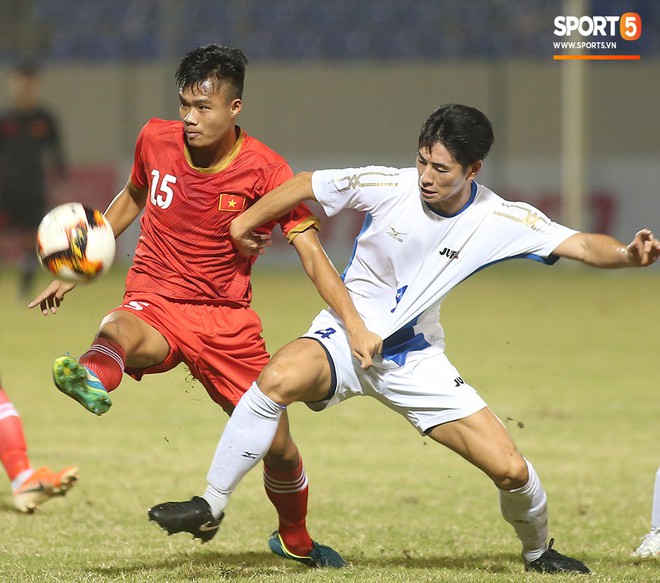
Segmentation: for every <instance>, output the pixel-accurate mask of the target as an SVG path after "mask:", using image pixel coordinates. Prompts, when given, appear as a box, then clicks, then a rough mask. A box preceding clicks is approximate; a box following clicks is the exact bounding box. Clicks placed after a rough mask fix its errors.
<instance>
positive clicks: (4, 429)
mask: <svg viewBox="0 0 660 583" xmlns="http://www.w3.org/2000/svg"><path fill="white" fill-rule="evenodd" d="M0 464H1V465H2V467H3V468H4V470H5V473H6V474H7V477H8V478H9V480H10V481H11V489H12V492H13V494H14V505H15V506H16V508H17V509H18V510H20V511H21V512H27V513H32V512H34V511H35V510H37V509H38V507H39V505H40V504H43V503H44V502H47V501H48V500H50V499H51V498H53V497H54V496H64V494H66V493H67V492H68V491H69V490H70V489H71V487H72V486H73V485H74V484H75V483H76V480H77V479H78V468H77V467H75V466H69V467H66V468H64V469H63V470H60V471H59V472H54V471H53V470H51V469H50V468H48V467H46V466H44V467H41V468H38V469H36V470H35V469H34V468H33V467H32V464H31V463H30V458H29V457H28V454H27V444H26V442H25V434H24V433H23V423H22V422H21V417H20V415H19V414H18V411H17V410H16V407H14V405H13V403H12V402H11V401H10V400H9V396H8V395H7V393H6V392H5V390H4V389H3V388H2V381H0Z"/></svg>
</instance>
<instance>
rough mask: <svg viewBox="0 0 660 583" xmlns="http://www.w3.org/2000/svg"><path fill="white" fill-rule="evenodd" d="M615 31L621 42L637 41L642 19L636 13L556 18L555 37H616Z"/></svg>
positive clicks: (640, 33) (640, 32)
mask: <svg viewBox="0 0 660 583" xmlns="http://www.w3.org/2000/svg"><path fill="white" fill-rule="evenodd" d="M617 29H618V33H619V36H620V37H621V38H622V39H623V40H628V41H632V40H637V39H638V38H639V37H640V36H641V35H642V18H641V17H640V15H639V14H637V13H636V12H626V13H624V14H622V15H621V16H557V17H556V18H555V30H554V35H555V36H570V35H571V34H572V33H573V32H577V33H579V34H580V35H581V36H610V37H613V36H616V35H617Z"/></svg>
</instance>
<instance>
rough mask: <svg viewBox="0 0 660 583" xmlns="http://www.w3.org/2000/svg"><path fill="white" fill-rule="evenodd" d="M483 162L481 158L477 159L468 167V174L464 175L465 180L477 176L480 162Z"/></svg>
mask: <svg viewBox="0 0 660 583" xmlns="http://www.w3.org/2000/svg"><path fill="white" fill-rule="evenodd" d="M482 163H483V160H477V161H476V162H475V163H474V164H472V165H471V166H470V167H469V169H468V174H467V176H466V177H465V178H466V180H473V179H475V178H476V177H477V174H479V171H480V170H481V164H482Z"/></svg>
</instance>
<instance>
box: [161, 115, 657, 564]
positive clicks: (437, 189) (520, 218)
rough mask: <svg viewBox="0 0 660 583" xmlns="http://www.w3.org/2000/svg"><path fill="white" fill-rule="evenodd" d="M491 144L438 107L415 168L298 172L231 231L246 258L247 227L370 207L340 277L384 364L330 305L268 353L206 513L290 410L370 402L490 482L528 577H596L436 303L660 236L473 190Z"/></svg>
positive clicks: (643, 246) (633, 262) (635, 247)
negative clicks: (352, 339)
mask: <svg viewBox="0 0 660 583" xmlns="http://www.w3.org/2000/svg"><path fill="white" fill-rule="evenodd" d="M492 142H493V132H492V128H491V124H490V122H489V121H488V119H487V118H486V116H484V115H483V114H482V113H481V112H479V111H478V110H476V109H474V108H471V107H467V106H462V105H446V106H442V107H440V108H439V109H438V110H436V111H435V112H434V113H433V114H431V116H429V118H428V119H427V120H426V122H425V123H424V125H423V127H422V131H421V133H420V136H419V149H418V152H417V167H416V168H404V169H397V168H389V167H384V166H369V167H366V168H347V169H341V170H325V171H317V172H314V173H302V174H299V175H298V176H296V177H295V178H293V179H291V180H289V181H288V182H286V183H285V184H284V185H282V186H281V187H279V188H277V189H276V190H275V191H274V192H272V193H270V194H268V195H266V196H265V197H263V198H262V199H261V200H260V201H259V202H257V203H256V204H255V205H254V206H253V207H251V208H250V209H248V210H247V211H246V213H244V214H243V215H241V216H240V217H238V218H237V219H236V220H235V221H234V222H233V223H232V226H231V234H232V237H233V238H234V241H235V243H236V245H237V247H238V248H239V249H240V250H241V251H242V252H243V254H244V255H246V256H251V254H255V253H259V252H261V250H262V248H263V243H262V242H261V241H259V240H258V239H257V238H256V237H255V236H254V235H253V230H254V229H255V228H256V227H258V226H259V225H261V224H263V223H265V222H267V221H269V220H272V218H273V217H276V216H279V215H281V214H282V213H284V212H287V210H288V209H291V208H294V207H296V206H297V205H298V204H300V203H301V202H302V201H304V200H313V199H315V200H317V201H318V202H319V203H320V204H321V205H322V206H323V208H324V210H325V211H326V213H327V214H328V215H329V216H331V215H334V214H336V213H338V212H339V211H341V210H342V209H344V208H352V209H356V210H359V211H362V212H365V213H366V218H365V223H364V226H363V229H362V231H361V233H360V235H359V236H358V238H357V241H356V245H355V247H354V253H353V256H352V257H351V261H350V264H349V266H348V267H347V268H346V270H345V272H344V281H345V283H346V286H347V288H348V290H349V292H350V294H351V297H352V298H353V301H354V303H355V306H356V307H357V309H358V312H359V313H360V315H361V316H362V317H363V318H364V320H365V323H366V324H367V327H368V328H369V330H372V331H373V332H375V333H376V334H378V335H379V336H380V337H381V338H384V341H383V344H382V358H379V357H377V356H374V360H373V366H371V367H370V368H368V369H364V368H363V367H361V365H360V362H359V360H357V359H355V358H352V357H351V348H350V346H349V344H348V342H347V336H346V333H345V329H344V326H343V324H342V323H341V321H340V319H339V318H337V315H336V314H335V313H333V310H332V309H330V310H323V311H322V312H321V313H320V314H319V315H318V316H317V318H316V319H315V320H314V322H313V323H312V325H311V327H310V329H309V330H308V332H307V333H306V334H305V335H304V336H303V337H302V338H299V339H297V340H295V341H293V342H292V343H290V344H288V345H287V346H285V347H284V348H282V349H281V350H279V351H278V352H277V353H276V354H275V355H274V356H273V359H272V360H271V361H270V363H269V364H268V365H267V366H266V368H265V369H264V370H263V372H262V373H261V375H260V376H259V379H258V381H257V382H255V383H253V384H252V386H251V387H250V389H249V390H248V391H247V392H246V393H245V395H244V396H243V398H242V399H241V401H240V403H239V404H238V406H237V407H236V409H235V411H234V414H233V415H232V417H231V419H230V420H229V422H228V423H227V426H226V428H225V430H224V433H223V435H222V438H221V440H220V443H219V444H218V449H217V451H216V454H215V458H214V461H213V463H212V465H211V469H210V470H209V474H208V481H209V484H208V487H207V489H206V491H205V492H204V494H203V496H204V497H205V498H206V500H207V501H208V502H209V504H210V506H211V508H212V511H213V514H214V516H216V517H218V516H221V513H222V512H223V511H224V508H225V506H226V504H227V501H228V499H229V496H230V495H231V493H232V492H233V490H234V489H235V488H236V487H237V485H238V483H239V481H240V480H241V479H242V477H243V476H244V475H245V474H246V473H247V472H248V471H249V470H250V468H251V467H253V466H254V464H256V463H257V460H258V459H259V458H260V457H261V456H262V455H263V454H264V453H265V452H266V451H267V450H268V448H269V447H270V443H271V441H272V439H273V436H274V434H275V430H276V427H277V424H278V420H279V418H280V415H282V412H283V411H285V410H286V407H287V406H288V405H289V404H291V403H293V402H294V401H303V402H306V403H307V404H308V405H309V406H310V407H311V408H312V409H315V410H322V409H324V408H325V407H327V406H329V405H333V404H336V403H339V402H341V401H344V400H346V399H349V398H351V397H353V396H357V395H367V396H371V397H374V398H376V399H377V400H379V401H380V402H382V403H383V404H384V405H386V406H387V407H389V408H390V409H392V410H394V411H396V412H397V413H399V414H401V415H403V416H404V417H405V418H406V419H407V420H408V421H409V422H410V423H411V424H412V425H413V426H414V427H415V428H416V429H417V430H418V431H419V432H420V433H421V434H422V435H425V436H428V437H430V438H431V439H433V440H435V441H437V442H438V443H440V444H442V445H445V446H446V447H448V448H450V449H451V450H453V451H455V452H456V453H458V454H459V455H461V456H462V457H463V458H465V459H466V460H468V461H469V462H470V463H472V464H473V465H474V466H476V467H477V468H479V469H480V470H481V471H483V472H484V473H485V474H486V475H487V476H488V477H489V478H490V479H491V480H492V481H493V482H494V483H495V485H496V486H497V488H498V491H499V496H500V507H501V511H502V515H503V517H504V518H505V520H506V521H507V522H509V523H510V524H511V525H512V526H513V528H514V530H515V532H516V534H517V536H518V538H519V539H520V541H521V542H522V547H523V559H524V563H525V568H526V569H528V570H534V571H540V572H576V573H589V572H590V571H589V569H588V568H587V567H586V566H585V565H584V563H582V562H581V561H578V560H576V559H573V558H571V557H567V556H565V555H562V554H561V553H559V552H557V551H556V550H554V549H553V548H552V544H553V541H552V540H550V542H548V512H547V506H546V494H545V491H544V489H543V486H542V484H541V481H540V479H539V477H538V475H537V474H536V471H535V470H534V467H533V466H532V464H531V463H530V462H529V461H527V460H526V459H525V458H524V457H523V456H522V455H521V454H520V452H519V451H518V450H517V448H516V446H515V444H514V443H513V440H512V438H511V436H510V435H509V433H508V431H507V429H506V427H505V426H504V424H503V423H502V422H501V421H500V420H499V419H498V418H497V417H496V416H495V414H494V413H493V412H492V411H491V410H490V409H489V408H488V407H487V405H486V403H485V402H484V401H483V399H482V398H481V397H480V396H479V394H478V393H477V391H476V390H475V389H474V388H472V387H471V386H470V385H469V384H468V383H467V382H466V381H465V380H464V379H463V378H462V377H461V375H460V373H459V372H458V371H457V370H456V368H454V366H453V365H452V364H451V363H450V362H449V360H448V359H447V357H446V356H445V353H444V347H445V343H444V332H443V330H442V327H441V325H440V322H439V317H440V304H441V302H442V300H443V298H444V297H445V295H446V294H447V293H448V292H449V291H450V290H451V289H452V288H454V287H455V286H456V285H457V284H459V283H460V282H461V281H463V280H464V279H466V278H467V277H469V276H470V275H472V274H473V273H475V272H477V271H479V270H480V269H482V268H483V267H486V266H488V265H490V264H492V263H495V262H498V261H502V260H505V259H513V258H518V257H528V258H532V259H536V260H539V261H542V262H545V263H548V264H552V263H554V262H555V261H556V260H557V259H559V257H567V258H569V259H574V260H577V261H581V262H582V263H585V264H588V265H592V266H595V267H602V268H615V267H627V266H631V267H632V266H645V265H649V264H651V263H653V262H654V261H656V259H657V258H658V255H659V254H660V241H658V240H656V239H655V238H654V237H653V235H652V233H651V232H650V231H648V230H644V231H640V232H639V233H637V235H636V236H635V239H634V240H633V242H632V243H631V244H630V245H624V244H623V243H621V242H619V241H617V240H615V239H613V238H612V237H609V236H606V235H598V234H586V233H578V232H576V231H574V230H572V229H569V228H567V227H564V226H562V225H558V224H556V223H553V222H551V221H550V220H549V219H548V218H547V217H545V216H544V215H543V214H542V213H541V212H540V211H538V210H537V209H535V208H533V207H531V206H530V205H528V204H525V203H518V202H508V201H505V200H504V199H502V198H500V197H499V196H498V195H497V194H495V193H494V192H492V191H490V190H489V189H487V188H486V187H484V186H481V185H479V184H477V183H476V182H475V178H476V177H477V174H478V173H479V171H480V170H481V166H482V163H483V160H484V158H485V157H486V155H487V154H488V152H489V150H490V147H491V145H492ZM245 452H250V456H249V457H246V456H245ZM169 504H172V503H169ZM178 504H192V502H180V503H178ZM163 506H165V505H163ZM173 518H175V516H174V515H173ZM165 519H166V516H164V517H163V521H164V522H165V521H166V520H165Z"/></svg>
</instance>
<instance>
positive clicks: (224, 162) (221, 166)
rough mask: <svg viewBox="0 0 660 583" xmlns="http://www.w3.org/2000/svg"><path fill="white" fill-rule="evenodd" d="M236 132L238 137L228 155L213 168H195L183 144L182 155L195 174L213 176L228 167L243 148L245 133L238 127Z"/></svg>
mask: <svg viewBox="0 0 660 583" xmlns="http://www.w3.org/2000/svg"><path fill="white" fill-rule="evenodd" d="M236 131H237V132H238V136H237V138H236V141H235V142H234V145H233V146H232V148H231V151H230V152H229V154H227V155H226V156H225V157H224V158H223V159H222V160H220V162H218V163H217V164H214V165H213V166H209V167H208V168H200V167H199V166H195V165H194V164H193V161H192V158H191V157H190V152H189V151H188V147H187V146H186V144H185V142H184V145H183V153H184V154H185V156H186V161H187V162H188V164H189V165H190V167H191V168H193V169H194V170H196V171H197V172H201V173H202V174H215V173H216V172H221V171H222V170H224V169H225V168H227V166H229V165H230V164H231V163H232V162H233V161H234V159H235V158H236V156H238V153H239V152H240V151H241V147H242V146H243V142H244V141H245V132H244V131H243V130H242V129H241V128H240V127H238V126H236Z"/></svg>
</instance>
